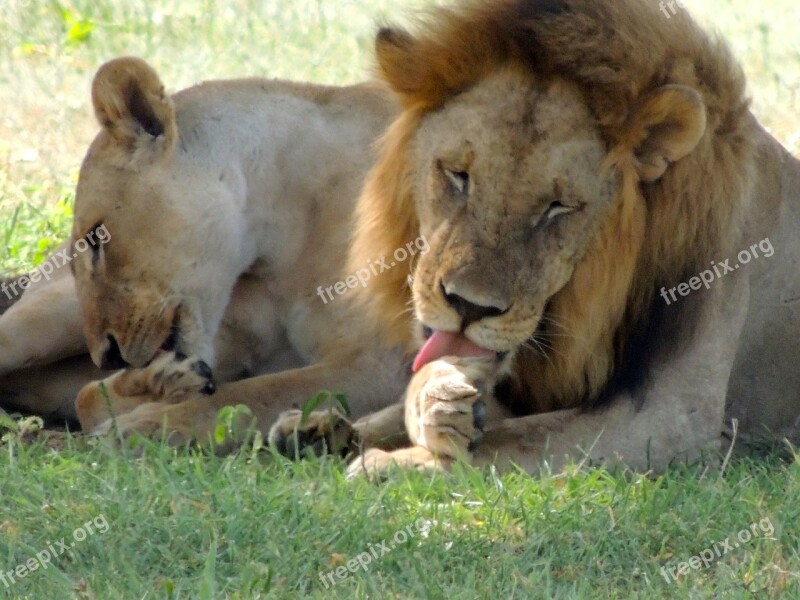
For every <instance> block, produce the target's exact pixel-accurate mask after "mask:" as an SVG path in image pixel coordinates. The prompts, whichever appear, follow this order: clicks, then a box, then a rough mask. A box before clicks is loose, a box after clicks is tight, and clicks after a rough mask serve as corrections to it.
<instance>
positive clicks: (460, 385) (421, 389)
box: [405, 358, 493, 458]
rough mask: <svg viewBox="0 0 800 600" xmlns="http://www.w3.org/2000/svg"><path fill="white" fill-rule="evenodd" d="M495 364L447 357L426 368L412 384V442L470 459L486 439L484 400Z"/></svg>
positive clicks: (408, 399) (409, 405)
mask: <svg viewBox="0 0 800 600" xmlns="http://www.w3.org/2000/svg"><path fill="white" fill-rule="evenodd" d="M492 368H493V367H492V365H491V363H489V362H488V361H486V360H483V359H476V358H447V359H446V360H437V361H433V362H431V363H429V364H427V365H425V366H424V367H423V368H422V369H420V370H419V372H417V374H416V375H415V376H414V378H413V379H412V381H411V384H410V385H409V388H408V392H407V396H406V416H405V421H406V428H407V429H408V433H409V437H410V438H411V441H412V443H415V444H417V445H419V446H422V447H424V448H427V449H428V450H430V451H431V452H433V453H434V454H436V455H442V456H449V457H452V458H467V457H468V456H469V454H470V453H471V452H472V451H473V450H474V449H475V447H476V446H477V444H478V443H479V442H480V440H481V438H482V437H483V433H484V429H485V427H486V420H487V419H486V404H485V403H484V402H483V401H482V400H481V398H482V396H483V388H484V386H485V382H486V381H487V379H488V378H489V377H490V375H491V373H492Z"/></svg>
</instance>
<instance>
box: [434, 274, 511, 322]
mask: <svg viewBox="0 0 800 600" xmlns="http://www.w3.org/2000/svg"><path fill="white" fill-rule="evenodd" d="M440 285H441V289H442V294H443V295H444V297H445V300H447V303H448V304H449V305H450V306H451V307H452V308H453V310H455V311H456V312H457V313H458V315H459V316H460V317H461V327H462V328H464V329H466V328H467V327H468V326H469V325H471V324H472V323H476V322H478V321H480V320H481V319H485V318H487V317H497V316H500V315H502V314H504V313H506V312H508V309H509V308H510V304H509V303H507V302H504V301H502V300H500V299H499V298H488V297H481V298H479V297H478V295H477V294H469V293H468V292H467V291H465V290H459V291H458V292H455V291H453V290H451V289H448V286H447V284H446V283H444V282H442V283H441V284H440Z"/></svg>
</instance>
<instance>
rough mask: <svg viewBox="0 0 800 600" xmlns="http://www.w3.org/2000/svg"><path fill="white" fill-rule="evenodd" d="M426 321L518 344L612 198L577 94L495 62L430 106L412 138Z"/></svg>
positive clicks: (504, 346)
mask: <svg viewBox="0 0 800 600" xmlns="http://www.w3.org/2000/svg"><path fill="white" fill-rule="evenodd" d="M410 152H411V158H410V164H409V170H410V172H411V173H413V176H414V178H415V179H414V181H413V184H412V185H413V192H414V194H413V195H414V197H415V198H416V212H417V215H418V217H419V223H420V229H421V233H422V234H423V235H424V236H425V237H426V238H427V240H428V241H429V243H430V251H429V252H427V253H426V254H425V255H424V256H423V257H422V258H421V259H420V262H419V264H418V267H417V270H416V272H415V275H414V285H413V293H414V302H415V307H416V312H417V316H418V318H419V321H420V323H421V324H422V326H424V327H425V328H429V329H431V330H441V331H454V332H457V331H461V332H463V333H464V334H465V335H466V336H467V337H468V338H469V339H470V340H471V341H472V342H474V343H475V344H477V345H478V346H479V347H481V348H484V349H489V350H492V351H494V352H498V353H504V352H510V351H515V350H516V349H518V348H519V347H520V346H521V345H523V344H525V342H526V341H527V340H528V339H529V338H530V337H531V336H532V335H533V334H534V333H535V331H536V329H537V327H538V326H539V322H540V320H541V319H542V315H543V313H544V310H545V307H546V305H547V303H548V300H549V299H550V298H552V297H553V296H554V295H555V294H556V293H557V292H558V291H559V290H560V289H561V288H562V287H563V286H564V285H565V284H566V283H567V282H568V281H569V280H570V278H571V277H572V274H573V271H574V269H575V266H576V264H577V263H578V262H579V261H580V260H581V258H582V256H583V255H584V253H585V252H586V251H587V248H588V247H589V246H590V244H591V243H592V240H593V238H594V237H595V235H596V233H597V231H598V229H599V227H600V225H601V224H602V222H603V221H604V219H605V217H606V215H607V214H608V212H609V210H610V208H611V207H612V205H613V199H614V196H615V187H616V186H615V180H614V177H613V173H611V172H610V170H606V169H603V168H602V164H601V163H602V162H603V159H604V157H605V156H606V153H607V150H606V148H605V147H604V144H603V143H602V141H601V139H600V136H599V133H598V129H597V126H596V125H595V123H594V122H593V120H592V118H591V117H590V115H589V112H588V110H587V108H586V106H585V104H584V103H583V101H582V99H581V97H580V95H579V94H578V93H577V92H576V91H575V90H574V89H573V88H572V87H570V86H569V85H567V84H566V83H564V82H558V81H556V82H555V83H550V84H548V85H544V84H541V83H538V82H536V81H534V80H533V79H532V78H531V77H530V76H529V75H522V74H520V73H518V72H514V71H511V70H503V71H500V72H498V73H495V74H493V75H491V76H490V77H488V78H486V79H484V80H483V81H482V82H481V83H479V84H478V85H476V86H474V87H473V88H472V89H471V90H469V91H467V92H465V93H463V94H461V95H459V96H457V97H455V98H453V99H451V100H450V101H449V102H448V103H447V105H446V108H445V109H444V110H439V111H434V112H430V113H428V114H427V115H426V116H425V117H424V118H423V120H422V122H421V124H420V126H419V129H418V131H417V133H416V136H415V138H414V141H413V142H412V144H411V148H410Z"/></svg>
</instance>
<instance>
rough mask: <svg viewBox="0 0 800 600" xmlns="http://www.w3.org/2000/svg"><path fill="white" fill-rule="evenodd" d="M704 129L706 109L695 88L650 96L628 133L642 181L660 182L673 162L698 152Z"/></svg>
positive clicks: (668, 87) (671, 89)
mask: <svg viewBox="0 0 800 600" xmlns="http://www.w3.org/2000/svg"><path fill="white" fill-rule="evenodd" d="M705 130H706V107H705V104H703V99H702V98H701V97H700V94H698V93H697V92H696V91H695V90H693V89H692V88H689V87H686V86H682V85H665V86H663V87H661V88H659V89H657V90H656V91H655V92H653V93H652V94H650V95H649V96H648V97H646V98H645V99H644V101H643V102H642V103H641V104H640V105H639V106H638V107H637V109H636V112H635V113H634V114H633V115H632V117H631V119H630V123H629V126H628V129H627V131H626V134H625V143H626V145H628V147H629V149H630V150H631V151H632V152H633V154H634V157H635V164H636V170H637V172H638V173H639V178H640V179H641V180H642V181H647V182H652V181H657V180H658V179H660V178H661V176H662V175H664V173H665V172H666V170H667V168H668V167H669V165H670V163H673V162H675V161H676V160H680V159H681V158H683V157H685V156H687V155H688V154H689V153H691V152H692V150H694V149H695V147H696V146H697V144H698V142H699V141H700V139H701V138H702V137H703V134H704V133H705Z"/></svg>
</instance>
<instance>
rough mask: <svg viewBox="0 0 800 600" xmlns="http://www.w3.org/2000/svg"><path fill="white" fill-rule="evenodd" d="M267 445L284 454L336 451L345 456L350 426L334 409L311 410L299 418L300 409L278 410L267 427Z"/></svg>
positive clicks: (348, 448)
mask: <svg viewBox="0 0 800 600" xmlns="http://www.w3.org/2000/svg"><path fill="white" fill-rule="evenodd" d="M268 440H269V445H270V446H272V447H273V448H275V450H276V451H277V452H278V453H280V454H282V455H283V456H286V457H288V458H302V457H303V456H305V455H307V454H308V453H311V454H314V455H316V456H321V455H323V454H338V455H341V456H345V455H346V454H347V453H348V452H349V451H350V450H351V448H352V443H353V428H352V426H351V424H350V422H349V421H348V420H347V419H346V418H345V416H344V415H343V414H342V413H340V412H339V411H338V410H336V409H334V408H331V409H329V410H315V411H313V412H311V413H309V414H308V417H307V418H306V419H305V421H304V420H303V413H302V411H300V410H296V409H293V410H287V411H284V412H283V413H281V415H280V416H279V417H278V420H277V421H276V422H275V424H274V425H273V426H272V427H271V428H270V430H269V435H268Z"/></svg>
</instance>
